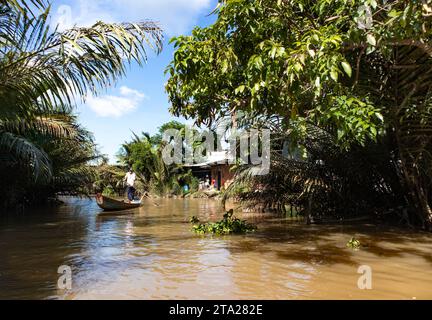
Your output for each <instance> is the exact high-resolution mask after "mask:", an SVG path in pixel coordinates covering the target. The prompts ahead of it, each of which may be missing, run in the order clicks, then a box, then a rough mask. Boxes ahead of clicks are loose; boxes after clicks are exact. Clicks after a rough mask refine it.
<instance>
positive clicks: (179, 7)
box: [53, 0, 216, 36]
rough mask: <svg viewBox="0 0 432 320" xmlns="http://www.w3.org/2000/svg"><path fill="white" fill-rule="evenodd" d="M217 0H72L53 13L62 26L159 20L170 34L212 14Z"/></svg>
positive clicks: (183, 29) (178, 32)
mask: <svg viewBox="0 0 432 320" xmlns="http://www.w3.org/2000/svg"><path fill="white" fill-rule="evenodd" d="M215 3H216V1H215V0H92V1H88V0H78V1H77V0H70V2H69V3H68V2H65V3H64V4H63V5H61V6H59V7H57V9H56V10H55V11H54V12H53V15H54V17H53V18H54V19H53V22H54V24H57V23H60V25H61V29H65V28H69V27H71V26H73V25H78V26H90V25H92V24H93V23H95V22H96V21H98V20H102V21H104V22H123V21H143V20H153V21H158V22H159V23H160V24H161V26H162V28H163V29H164V31H165V32H166V33H167V34H168V35H169V36H173V35H179V34H183V33H186V32H187V31H188V30H189V28H190V27H192V26H193V25H195V24H196V22H197V19H198V18H199V16H202V15H205V14H208V13H209V12H210V11H211V10H212V9H213V8H212V5H215Z"/></svg>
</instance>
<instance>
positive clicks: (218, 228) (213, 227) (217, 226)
mask: <svg viewBox="0 0 432 320" xmlns="http://www.w3.org/2000/svg"><path fill="white" fill-rule="evenodd" d="M190 223H191V224H192V225H193V227H192V230H193V231H194V232H195V233H197V234H216V235H226V234H242V233H248V232H254V231H256V229H257V227H256V226H255V225H252V224H249V223H247V222H246V221H245V220H240V219H238V218H236V217H235V216H234V211H233V210H230V211H228V212H227V213H225V214H224V216H223V219H222V220H221V221H219V222H207V223H201V222H200V220H199V219H198V218H197V217H192V218H191V219H190Z"/></svg>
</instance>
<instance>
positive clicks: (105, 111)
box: [86, 86, 146, 118]
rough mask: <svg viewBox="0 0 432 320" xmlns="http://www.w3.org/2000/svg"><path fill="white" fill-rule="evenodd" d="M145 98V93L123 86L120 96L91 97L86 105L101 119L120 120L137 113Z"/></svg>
mask: <svg viewBox="0 0 432 320" xmlns="http://www.w3.org/2000/svg"><path fill="white" fill-rule="evenodd" d="M145 98H146V96H145V94H144V93H142V92H140V91H137V90H133V89H131V88H128V87H125V86H123V87H121V88H120V95H119V96H113V95H106V96H101V97H95V96H92V95H89V97H88V98H87V101H86V105H87V106H88V107H89V108H90V109H91V110H93V111H94V112H95V113H96V114H97V115H98V116H100V117H104V118H109V117H110V118H120V117H122V116H124V115H126V114H129V113H131V112H133V111H135V110H136V109H137V108H138V106H139V104H140V103H141V102H142V101H143V100H144V99H145Z"/></svg>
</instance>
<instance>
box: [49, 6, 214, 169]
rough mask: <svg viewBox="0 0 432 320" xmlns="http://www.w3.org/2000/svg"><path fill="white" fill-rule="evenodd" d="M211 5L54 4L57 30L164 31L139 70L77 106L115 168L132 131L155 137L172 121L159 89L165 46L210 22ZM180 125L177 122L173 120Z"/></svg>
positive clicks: (167, 57) (168, 52) (168, 56)
mask: <svg viewBox="0 0 432 320" xmlns="http://www.w3.org/2000/svg"><path fill="white" fill-rule="evenodd" d="M216 5H217V0H91V1H88V0H87V1H86V0H68V1H63V0H54V1H53V9H52V22H53V24H60V27H61V28H67V27H70V26H73V25H78V26H89V25H91V24H93V23H94V22H96V21H97V20H103V21H104V22H122V21H128V22H136V21H142V20H147V19H149V20H153V21H158V22H159V23H160V25H161V26H162V28H163V29H164V31H165V44H164V50H163V52H162V53H161V54H160V55H158V56H156V55H155V54H153V53H150V52H149V53H150V55H149V61H148V64H147V65H145V66H144V67H143V68H141V67H139V66H138V65H136V64H133V65H132V66H131V67H130V70H129V72H128V73H127V76H126V77H125V78H123V79H121V80H120V81H119V82H118V83H117V85H116V86H115V87H113V88H107V89H106V90H104V91H102V92H100V94H99V95H98V96H97V97H87V100H86V103H85V104H82V105H80V106H78V109H77V114H78V116H79V120H80V123H81V124H83V125H84V127H86V128H87V129H88V130H89V131H91V132H93V134H94V136H95V139H96V143H97V144H98V148H99V150H100V151H101V152H102V153H103V154H106V155H108V156H109V158H110V161H111V162H112V163H115V161H116V157H115V155H116V153H117V152H118V150H119V149H120V146H121V144H122V143H123V142H125V141H127V140H129V139H130V138H131V136H132V131H133V132H136V133H141V132H143V131H144V132H149V133H151V134H153V133H155V132H156V131H157V129H158V127H160V126H161V125H162V124H163V123H165V122H168V121H170V120H174V119H175V118H173V117H172V116H171V115H170V114H169V112H168V109H169V101H168V97H167V95H166V93H165V89H164V85H165V83H166V80H167V77H166V76H165V75H164V70H165V68H166V66H167V65H168V64H169V63H170V61H171V60H172V57H173V53H174V50H173V48H172V46H170V45H169V44H168V41H169V39H170V38H171V37H172V36H176V35H180V34H190V32H191V31H192V29H193V28H194V27H195V26H196V25H199V26H206V25H208V24H210V23H211V22H212V21H214V19H215V17H214V16H210V17H209V16H208V14H209V13H210V12H211V11H212V10H213V9H214V8H215V7H216ZM175 120H180V121H183V120H182V119H175Z"/></svg>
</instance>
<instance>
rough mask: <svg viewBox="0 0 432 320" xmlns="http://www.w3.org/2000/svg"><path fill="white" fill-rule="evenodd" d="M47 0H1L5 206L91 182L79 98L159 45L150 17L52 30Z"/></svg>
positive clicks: (0, 191)
mask: <svg viewBox="0 0 432 320" xmlns="http://www.w3.org/2000/svg"><path fill="white" fill-rule="evenodd" d="M50 8H51V7H50V6H49V4H48V3H47V2H45V0H33V1H30V2H29V1H9V0H6V1H1V3H0V104H1V108H0V109H1V110H0V181H1V183H0V206H1V207H2V208H5V207H12V206H15V205H16V204H18V203H21V204H25V202H32V201H35V200H45V199H46V198H47V197H49V196H54V195H55V194H57V193H59V192H60V193H72V194H76V193H83V192H87V191H88V190H90V189H91V187H92V180H93V178H94V171H93V170H92V169H91V168H89V167H88V166H86V164H87V163H88V162H89V161H90V160H93V159H95V158H96V157H97V156H98V154H97V152H96V150H95V147H94V144H93V141H92V137H91V135H90V134H89V133H88V132H87V131H86V130H84V129H83V128H81V127H80V126H79V125H78V124H77V123H76V120H75V117H74V116H73V109H74V104H75V102H76V99H77V98H78V97H84V96H85V95H87V94H88V93H93V94H96V93H97V92H98V90H99V89H100V88H104V87H105V86H107V85H110V84H113V83H114V82H115V81H116V79H118V78H119V77H121V76H123V75H124V74H125V71H126V66H127V64H128V63H130V62H131V61H136V62H138V63H140V64H141V63H144V62H145V61H146V51H145V47H144V46H145V45H146V44H148V45H150V47H152V48H154V49H155V50H156V51H159V50H160V49H161V30H160V29H159V27H158V26H157V25H155V24H154V23H151V22H145V23H138V24H105V23H103V22H98V23H97V24H95V25H94V26H92V27H90V28H78V27H75V28H73V29H71V30H66V31H64V32H59V31H57V30H52V28H51V26H50V23H49V20H48V17H49V14H50Z"/></svg>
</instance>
